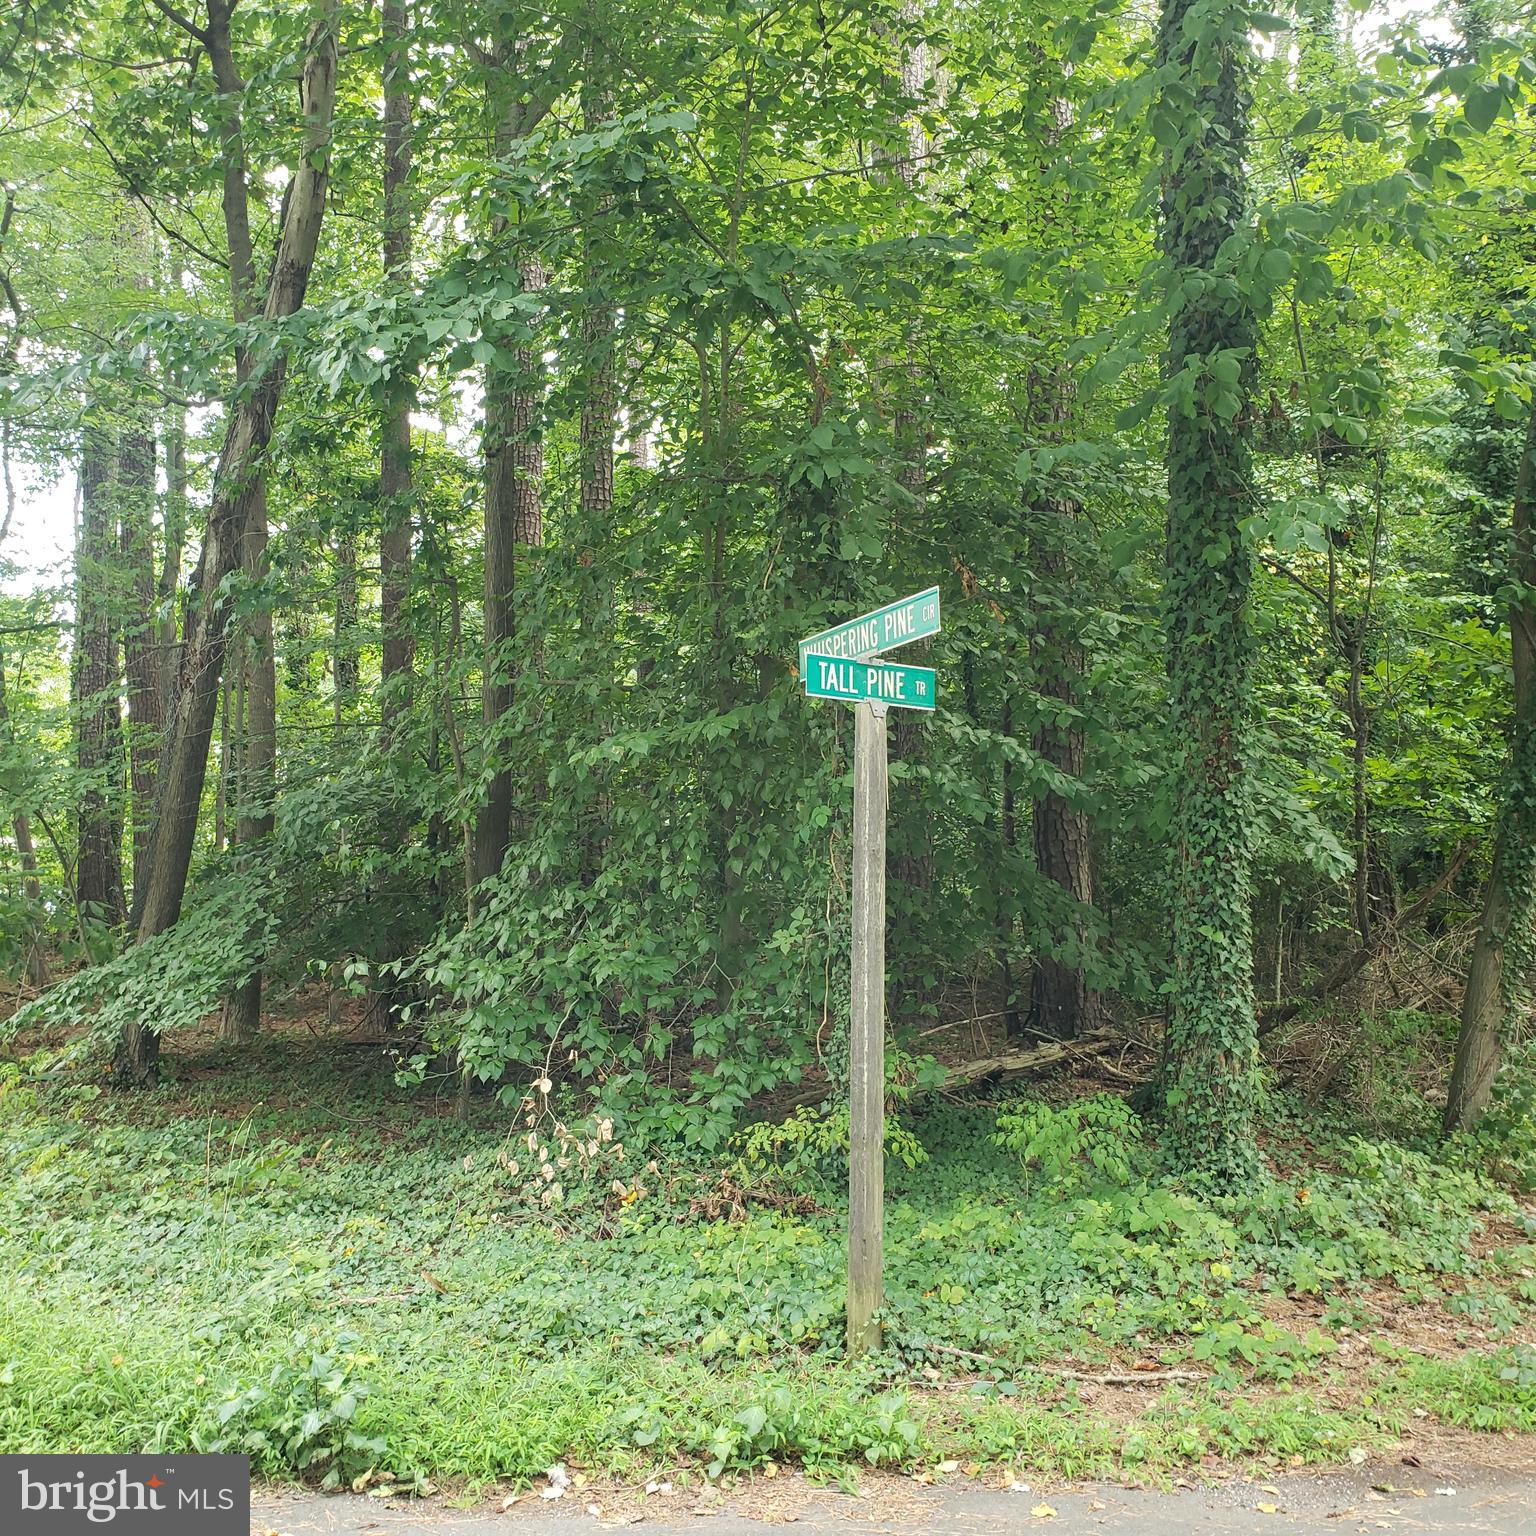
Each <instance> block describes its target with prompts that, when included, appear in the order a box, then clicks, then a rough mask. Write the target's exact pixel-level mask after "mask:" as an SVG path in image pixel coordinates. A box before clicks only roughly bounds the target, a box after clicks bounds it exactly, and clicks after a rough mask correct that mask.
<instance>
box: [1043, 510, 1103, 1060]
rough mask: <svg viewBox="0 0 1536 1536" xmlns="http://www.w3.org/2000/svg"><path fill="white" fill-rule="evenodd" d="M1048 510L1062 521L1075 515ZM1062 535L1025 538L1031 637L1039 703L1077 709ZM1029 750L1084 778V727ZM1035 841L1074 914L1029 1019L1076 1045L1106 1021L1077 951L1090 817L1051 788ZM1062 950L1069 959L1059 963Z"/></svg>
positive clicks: (1064, 729) (1078, 658)
mask: <svg viewBox="0 0 1536 1536" xmlns="http://www.w3.org/2000/svg"><path fill="white" fill-rule="evenodd" d="M1076 511H1077V509H1076V507H1075V506H1072V507H1071V508H1070V510H1069V509H1067V508H1066V507H1063V506H1061V505H1059V504H1058V505H1053V507H1052V513H1053V514H1054V515H1055V517H1057V518H1059V519H1066V518H1070V517H1073V516H1075V515H1076ZM1065 531H1066V530H1065V529H1064V528H1063V527H1057V528H1055V529H1052V530H1049V531H1044V532H1042V531H1034V532H1032V534H1031V537H1030V565H1031V567H1032V571H1033V574H1034V576H1035V579H1036V581H1037V582H1038V583H1039V585H1040V586H1041V587H1044V588H1046V589H1048V591H1049V596H1048V597H1047V600H1046V607H1045V609H1044V610H1043V611H1042V612H1041V615H1040V620H1041V621H1040V623H1039V625H1038V627H1037V628H1036V631H1035V633H1034V634H1033V635H1032V636H1031V637H1030V651H1031V654H1032V657H1033V660H1034V664H1035V670H1036V674H1037V676H1038V678H1039V689H1040V694H1041V697H1042V699H1044V700H1046V701H1047V703H1049V701H1051V700H1056V701H1059V702H1060V703H1061V705H1062V706H1063V707H1064V708H1065V709H1067V710H1070V711H1075V710H1076V708H1077V703H1078V694H1079V691H1080V689H1081V687H1082V675H1083V653H1082V648H1081V646H1080V645H1079V644H1078V643H1077V641H1076V637H1075V636H1074V635H1072V634H1071V632H1070V631H1071V627H1072V626H1071V621H1070V619H1068V620H1067V621H1066V622H1065V623H1062V622H1061V619H1062V606H1061V605H1062V603H1063V602H1064V600H1065V596H1066V594H1065V592H1064V591H1063V590H1062V584H1063V581H1064V577H1065V567H1066V557H1065V555H1064V553H1063V551H1062V549H1061V544H1060V539H1061V536H1062V534H1063V533H1064V532H1065ZM1033 746H1034V750H1035V751H1036V753H1038V754H1039V757H1040V759H1041V761H1042V762H1044V763H1047V764H1049V766H1050V767H1052V768H1053V769H1055V770H1056V771H1058V772H1060V773H1063V774H1066V775H1067V776H1069V777H1070V778H1073V779H1076V780H1081V779H1082V776H1083V729H1082V726H1081V724H1079V723H1078V722H1077V721H1076V720H1071V721H1069V723H1067V724H1066V725H1059V724H1057V722H1056V721H1055V720H1054V719H1050V718H1047V719H1045V720H1043V721H1042V722H1041V723H1040V724H1039V725H1038V726H1037V727H1036V729H1035V733H1034V742H1033ZM1033 835H1034V847H1035V868H1036V870H1038V871H1039V873H1040V874H1041V875H1042V876H1044V877H1045V879H1047V880H1049V881H1051V882H1052V884H1054V885H1056V886H1058V887H1059V888H1060V890H1061V892H1062V894H1063V896H1064V897H1065V898H1066V899H1067V900H1069V901H1070V902H1072V903H1073V904H1074V907H1075V908H1076V909H1077V910H1075V911H1074V913H1073V914H1072V916H1071V917H1070V918H1069V919H1068V920H1067V922H1066V923H1064V924H1063V925H1062V926H1061V927H1060V928H1058V930H1057V931H1056V932H1055V933H1053V934H1052V940H1053V944H1054V946H1057V948H1056V949H1055V950H1054V951H1053V952H1047V953H1045V954H1040V955H1037V956H1036V957H1035V970H1034V977H1033V980H1032V982H1031V985H1030V1005H1029V1016H1030V1019H1031V1021H1032V1023H1033V1025H1034V1027H1035V1028H1036V1029H1038V1030H1040V1031H1041V1032H1042V1033H1044V1034H1048V1035H1050V1036H1052V1037H1053V1038H1055V1039H1057V1040H1073V1039H1076V1038H1077V1036H1079V1035H1084V1034H1092V1033H1093V1032H1094V1030H1096V1029H1098V1028H1099V1026H1100V1025H1101V1024H1102V1022H1103V1017H1104V1004H1103V999H1102V998H1101V997H1100V996H1099V994H1098V993H1097V992H1095V991H1094V990H1093V989H1092V988H1091V987H1090V986H1089V985H1088V981H1087V977H1086V976H1085V974H1084V971H1083V964H1082V959H1081V956H1082V952H1083V950H1084V948H1085V947H1086V945H1087V942H1088V935H1087V933H1086V930H1085V927H1084V924H1083V922H1082V918H1081V909H1083V908H1086V907H1091V906H1092V905H1093V829H1092V826H1091V825H1090V823H1089V819H1088V813H1087V812H1086V811H1084V810H1083V809H1081V807H1079V806H1075V805H1073V804H1072V803H1071V802H1070V801H1069V800H1067V799H1066V798H1065V797H1064V796H1062V795H1060V794H1058V793H1057V792H1056V791H1054V790H1047V791H1046V792H1045V793H1044V794H1041V795H1038V796H1036V798H1035V801H1034V810H1033ZM1063 949H1064V950H1065V952H1066V953H1067V955H1068V956H1069V957H1070V958H1068V959H1065V960H1064V959H1061V958H1059V955H1060V952H1061V950H1063Z"/></svg>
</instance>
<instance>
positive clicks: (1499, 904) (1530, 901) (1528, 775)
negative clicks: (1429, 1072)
mask: <svg viewBox="0 0 1536 1536" xmlns="http://www.w3.org/2000/svg"><path fill="white" fill-rule="evenodd" d="M1533 504H1536V408H1533V409H1532V412H1531V418H1530V423H1529V425H1528V427H1527V430H1526V437H1525V448H1524V451H1523V453H1522V454H1521V457H1520V473H1519V476H1518V478H1517V479H1516V482H1515V505H1514V516H1513V524H1514V527H1513V532H1514V540H1513V548H1512V551H1511V557H1510V558H1511V565H1512V568H1511V571H1510V576H1511V578H1512V583H1513V594H1514V595H1513V596H1512V597H1511V599H1510V605H1509V636H1510V659H1511V661H1512V662H1513V665H1514V690H1513V703H1514V723H1513V732H1512V740H1511V745H1510V764H1509V778H1508V781H1507V783H1506V784H1505V788H1504V803H1503V805H1502V806H1501V808H1500V813H1499V830H1498V838H1497V841H1496V842H1495V843H1494V852H1493V868H1492V869H1491V870H1490V871H1489V873H1488V889H1487V891H1486V892H1485V893H1484V896H1483V917H1482V922H1481V923H1480V924H1479V925H1478V932H1477V942H1476V943H1475V944H1474V945H1473V948H1472V959H1471V962H1470V964H1469V966H1468V969H1467V988H1466V992H1465V993H1464V994H1463V996H1462V1003H1461V1036H1460V1038H1459V1039H1458V1040H1457V1042H1456V1063H1455V1066H1454V1067H1453V1068H1452V1070H1451V1085H1450V1092H1449V1096H1448V1098H1447V1100H1446V1105H1445V1121H1444V1128H1445V1131H1446V1133H1447V1134H1449V1133H1450V1132H1452V1131H1460V1130H1466V1129H1467V1128H1468V1127H1470V1126H1473V1125H1475V1124H1476V1123H1477V1121H1478V1120H1479V1119H1480V1118H1481V1117H1482V1114H1483V1111H1484V1110H1485V1109H1487V1107H1488V1099H1489V1096H1490V1095H1491V1094H1492V1092H1493V1080H1494V1078H1495V1077H1496V1076H1497V1074H1498V1070H1499V1065H1500V1062H1501V1061H1502V1059H1503V1053H1504V1045H1505V1042H1506V1041H1507V1040H1509V1039H1511V1038H1512V1037H1513V1033H1514V1029H1515V1026H1516V1025H1517V1024H1518V1022H1519V1020H1520V1018H1521V1016H1522V1015H1523V1014H1524V1013H1525V1011H1526V1009H1527V1008H1528V1007H1529V1005H1530V991H1529V981H1530V970H1531V964H1532V960H1533V958H1536V931H1533V929H1536V516H1533Z"/></svg>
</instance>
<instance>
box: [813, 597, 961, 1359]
mask: <svg viewBox="0 0 1536 1536" xmlns="http://www.w3.org/2000/svg"><path fill="white" fill-rule="evenodd" d="M938 632H939V589H938V588H937V587H929V588H928V590H927V591H926V592H914V593H913V594H912V596H911V597H904V598H902V599H901V600H900V601H899V602H895V603H888V604H887V605H886V606H885V607H884V608H877V609H875V610H874V612H873V613H866V614H863V615H861V616H860V617H859V618H857V619H849V620H848V622H847V623H845V624H834V625H833V626H832V628H831V629H824V630H822V632H821V633H820V634H819V635H812V636H810V638H809V639H806V640H802V641H801V642H800V680H801V682H802V683H803V684H804V685H805V691H806V694H807V695H808V696H809V697H810V698H813V699H844V700H846V701H848V702H849V703H851V704H853V705H854V732H853V936H852V944H851V950H852V954H851V963H852V987H851V988H850V992H851V1001H850V1008H849V1016H848V1353H849V1354H850V1355H858V1354H862V1353H863V1351H864V1350H866V1349H868V1348H870V1347H871V1346H878V1345H879V1343H880V1321H879V1314H880V1305H881V1299H882V1293H883V1291H884V1286H885V1280H884V1270H885V811H886V787H887V778H886V743H885V717H886V712H887V710H889V709H890V708H891V707H892V706H893V705H894V706H895V707H896V708H898V709H930V710H931V709H932V708H933V707H934V705H935V703H936V702H937V695H938V676H937V674H936V673H935V672H934V670H933V668H932V667H909V666H901V665H896V664H895V663H892V662H887V661H880V660H877V659H876V658H877V657H879V656H880V654H881V652H883V651H888V650H892V649H894V648H895V647H896V646H898V645H907V644H909V643H910V642H911V641H913V640H921V639H923V638H924V637H925V636H927V635H936V634H938Z"/></svg>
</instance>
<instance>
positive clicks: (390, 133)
mask: <svg viewBox="0 0 1536 1536" xmlns="http://www.w3.org/2000/svg"><path fill="white" fill-rule="evenodd" d="M380 20H381V22H382V26H383V32H384V40H385V43H386V45H387V48H388V52H387V54H386V56H385V60H384V232H383V235H384V238H383V245H384V280H385V285H386V286H387V287H389V288H390V289H391V290H392V291H394V292H395V293H397V294H399V295H402V296H403V295H406V294H408V293H409V292H410V290H411V83H410V67H409V58H408V54H407V36H408V26H407V15H406V3H405V0H382V4H381V6H380ZM415 403H416V384H415V380H414V379H413V378H412V377H411V376H410V375H409V374H408V373H402V374H397V375H395V376H393V377H392V378H391V379H390V381H389V386H388V389H387V391H386V398H385V405H384V420H383V423H382V439H383V447H382V452H381V455H380V462H379V497H380V500H381V502H382V504H383V516H384V523H383V531H382V533H381V536H380V540H379V569H380V586H381V590H380V621H381V625H382V629H383V646H384V655H383V665H382V671H383V690H382V698H381V706H380V708H381V715H382V719H383V729H384V737H385V740H386V741H388V740H389V739H390V737H391V736H392V734H393V730H394V726H395V723H396V721H397V720H398V718H399V716H400V715H401V713H402V712H403V711H404V710H405V709H406V708H407V707H408V706H409V704H410V693H411V669H412V665H413V662H414V650H415V647H414V640H413V637H412V634H411V628H410V623H409V618H408V614H407V612H406V603H407V600H408V598H409V596H410V590H411V511H412V509H411V497H412V489H413V487H412V476H411V411H412V409H413V407H414V406H415Z"/></svg>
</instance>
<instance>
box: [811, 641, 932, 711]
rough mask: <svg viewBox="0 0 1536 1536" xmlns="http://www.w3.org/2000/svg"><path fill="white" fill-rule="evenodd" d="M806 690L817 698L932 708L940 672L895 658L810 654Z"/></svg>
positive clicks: (903, 707) (902, 707) (899, 706)
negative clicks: (880, 659)
mask: <svg viewBox="0 0 1536 1536" xmlns="http://www.w3.org/2000/svg"><path fill="white" fill-rule="evenodd" d="M805 660H806V670H805V691H806V693H807V695H808V696H809V697H811V698H813V699H848V700H849V701H851V702H852V703H855V704H862V703H866V702H868V703H872V704H894V705H895V706H896V707H897V708H898V709H932V708H933V706H934V703H935V697H936V695H937V693H938V674H937V673H936V672H935V671H934V670H933V668H932V667H899V666H896V665H895V664H894V663H892V662H888V661H885V662H873V663H871V662H865V661H845V660H844V659H843V658H842V657H839V656H822V655H820V654H819V653H818V654H813V655H810V656H807V657H806V659H805Z"/></svg>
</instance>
